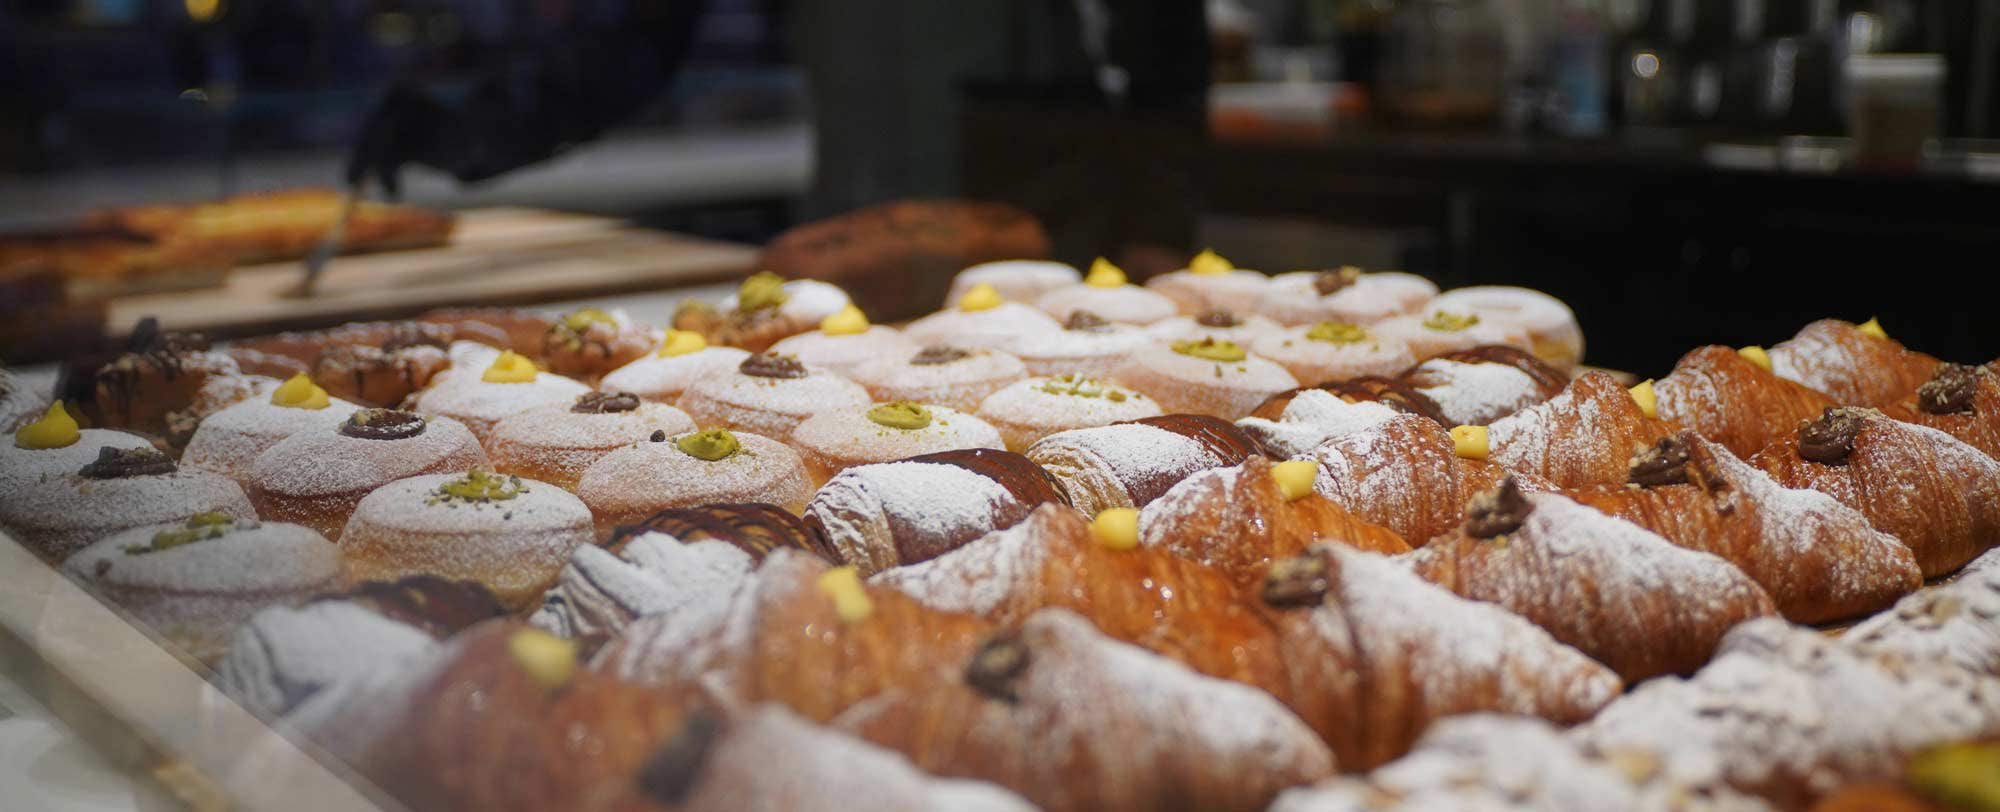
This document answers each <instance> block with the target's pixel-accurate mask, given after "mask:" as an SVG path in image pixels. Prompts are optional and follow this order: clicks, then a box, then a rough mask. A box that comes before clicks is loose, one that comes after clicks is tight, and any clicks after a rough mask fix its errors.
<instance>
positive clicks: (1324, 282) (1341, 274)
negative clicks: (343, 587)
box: [1313, 268, 1361, 296]
mask: <svg viewBox="0 0 2000 812" xmlns="http://www.w3.org/2000/svg"><path fill="white" fill-rule="evenodd" d="M1360 279H1361V271H1359V270H1356V269H1354V268H1341V269H1340V270H1337V271H1321V272H1320V273H1319V275H1317V276H1314V277H1313V290H1315V291H1318V292H1319V295H1321V296H1332V295H1333V294H1336V293H1339V292H1341V291H1342V290H1345V289H1346V288H1347V287H1348V286H1349V285H1352V284H1354V283H1355V282H1357V281H1360Z"/></svg>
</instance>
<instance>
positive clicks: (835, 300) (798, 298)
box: [717, 279, 853, 324]
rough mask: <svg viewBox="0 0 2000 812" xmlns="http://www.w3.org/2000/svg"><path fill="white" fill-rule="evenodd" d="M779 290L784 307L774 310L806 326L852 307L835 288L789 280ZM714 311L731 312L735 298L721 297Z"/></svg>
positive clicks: (815, 280)
mask: <svg viewBox="0 0 2000 812" xmlns="http://www.w3.org/2000/svg"><path fill="white" fill-rule="evenodd" d="M783 287H784V291H785V303H784V304H782V305H779V306H778V309H779V311H781V312H783V313H784V314H785V315H787V316H791V317H792V318H795V319H798V320H799V321H803V322H806V323H808V324H817V323H818V322H819V320H820V319H823V318H826V317H828V316H831V315H833V314H835V313H838V312H840V309H841V308H843V307H846V306H848V305H850V304H853V300H851V299H849V298H847V291H844V290H841V289H840V286H839V285H835V284H832V283H828V282H821V281H819V280H817V279H791V280H787V281H786V282H785V284H784V286H783ZM717 307H718V309H720V310H721V311H722V312H724V313H727V312H729V311H731V310H735V309H736V294H734V293H731V294H729V295H728V296H725V297H723V299H722V303H721V304H720V305H717Z"/></svg>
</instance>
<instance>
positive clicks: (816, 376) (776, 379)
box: [680, 352, 869, 440]
mask: <svg viewBox="0 0 2000 812" xmlns="http://www.w3.org/2000/svg"><path fill="white" fill-rule="evenodd" d="M868 402H869V397H868V390H866V389H863V388H861V385H860V384H857V383H855V382H853V381H850V380H848V379H846V378H843V377H841V376H839V375H835V374H833V373H832V372H828V371H826V370H824V369H819V368H816V367H811V366H807V365H805V364H803V363H800V362H799V359H797V358H794V357H792V356H789V355H778V354H775V353H769V352H764V353H758V354H756V355H752V356H750V357H748V358H745V359H744V360H743V363H741V364H738V365H736V368H735V369H734V370H729V371H726V372H722V373H720V374H716V375H712V376H710V377H707V378H703V379H701V380H699V381H696V382H695V383H694V384H693V385H692V386H690V387H688V391H687V393H686V394H684V395H682V396H681V403H680V406H681V410H682V411H685V412H687V413H688V416H689V417H692V418H694V421H695V423H696V424H697V425H700V426H702V427H704V428H726V429H734V430H737V431H744V432H748V433H751V434H757V435H762V436H765V437H769V438H772V439H775V440H786V439H789V438H790V437H791V436H792V429H794V428H797V427H798V425H799V424H800V423H802V422H804V421H805V419H806V418H808V417H811V416H813V415H815V414H818V413H820V412H823V411H826V410H828V409H840V408H846V407H853V406H862V405H866V404H867V403H868Z"/></svg>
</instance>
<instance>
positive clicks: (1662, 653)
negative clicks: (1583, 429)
mask: <svg viewBox="0 0 2000 812" xmlns="http://www.w3.org/2000/svg"><path fill="white" fill-rule="evenodd" d="M1408 562H1409V564H1410V568H1411V570H1413V571H1414V572H1416V574H1418V575H1420V576H1423V578H1424V580H1427V581H1430V582H1431V583H1434V584H1437V585H1439V586H1442V587H1444V588H1445V589H1449V590H1451V591H1452V592H1455V593H1458V594H1459V595H1460V596H1461V597H1465V598H1470V599H1472V600H1476V601H1484V602H1487V603H1493V604H1498V605H1500V606H1502V607H1505V608H1506V609H1507V611H1509V612H1513V613H1514V614H1517V615H1520V616H1521V617H1524V618H1527V619H1528V620H1530V621H1532V622H1534V624H1535V625H1537V626H1540V627H1542V628H1544V629H1547V630H1548V632H1549V634H1551V635H1553V636H1554V637H1555V638H1556V639H1557V640H1561V641H1562V642H1564V643H1568V644H1569V645H1572V646H1575V647H1576V648H1577V650H1579V651H1582V652H1583V653H1584V654H1587V655H1589V656H1590V657H1591V659H1594V660H1597V661H1598V662H1601V663H1604V664H1605V665H1607V666H1610V667H1611V670H1613V671H1616V672H1618V676H1619V677H1620V678H1622V679H1624V680H1625V681H1626V682H1628V683H1637V682H1639V681H1641V680H1644V679H1647V678H1649V677H1655V676H1659V675H1661V674H1688V673H1693V672H1694V670H1695V669H1697V668H1700V667H1701V666H1702V664H1704V663H1706V662H1708V658H1709V655H1711V654H1713V653H1715V647H1716V646H1717V645H1719V644H1720V643H1721V642H1722V634H1723V632H1726V631H1728V630H1729V629H1730V627H1732V626H1735V625H1736V624H1738V623H1741V622H1743V621H1745V620H1749V619H1751V618H1755V617H1761V616H1764V615H1769V614H1773V613H1774V612H1775V611H1776V610H1775V609H1774V608H1773V607H1772V604H1771V598H1770V596H1769V595H1766V594H1764V590H1763V589H1760V588H1758V586H1757V584H1756V582H1754V581H1751V580H1750V578H1749V576H1746V575H1744V574H1743V571H1742V570H1739V569H1737V568H1736V567H1734V566H1731V565H1730V563H1729V562H1728V561H1724V560H1722V559H1720V558H1717V557H1715V556H1713V555H1709V554H1708V553H1704V552H1699V551H1696V550H1690V549H1685V548H1682V547H1676V546H1674V545H1673V544H1672V543H1671V542H1668V541H1667V540H1666V539H1663V538H1660V537H1659V536H1656V535H1653V534H1652V533H1650V532H1647V531H1646V530H1645V529H1644V528H1642V527H1639V526H1638V525H1635V524H1632V523H1630V522H1627V521H1623V520H1620V519H1617V518H1614V517H1612V516H1608V515H1605V514H1603V513H1599V512H1597V511H1595V510H1591V509H1589V508H1587V507H1584V506H1582V505H1579V504H1577V503H1575V502H1572V501H1570V500H1569V499H1566V498H1564V497H1562V496H1558V495H1556V494H1552V493H1538V494H1534V495H1528V494H1524V493H1522V492H1521V489H1520V487H1519V486H1517V485H1516V484H1515V483H1514V480H1512V479H1507V480H1504V481H1502V482H1501V483H1500V487H1498V488H1496V489H1494V490H1491V491H1487V492H1485V493H1482V494H1480V495H1479V496H1476V497H1474V498H1473V500H1472V503H1471V504H1470V505H1469V506H1468V507H1467V508H1466V519H1465V524H1464V525H1463V526H1461V527H1460V528H1459V529H1458V530H1457V531H1456V532H1453V533H1448V534H1445V535H1443V536H1439V537H1437V538H1434V539H1431V541H1430V543H1428V544H1425V545H1424V547H1423V549H1421V550H1418V551H1416V552H1415V553H1413V554H1412V555H1411V556H1410V557H1409V559H1408ZM1669 584H1671V585H1672V586H1671V588H1670V589H1663V587H1665V586H1666V585H1669Z"/></svg>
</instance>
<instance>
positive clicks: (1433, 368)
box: [1402, 344, 1570, 426]
mask: <svg viewBox="0 0 2000 812" xmlns="http://www.w3.org/2000/svg"><path fill="white" fill-rule="evenodd" d="M1402 377H1403V382H1404V383H1406V384H1409V385H1410V388H1412V389H1415V390H1417V391H1418V392H1421V393H1423V395H1424V397H1427V398H1430V400H1431V402H1432V403H1436V404H1437V405H1438V410H1439V411H1441V412H1442V413H1443V414H1444V417H1445V419H1446V420H1448V421H1451V425H1454V426H1460V425H1471V426H1484V425H1488V424H1490V423H1492V422H1493V421H1495V420H1499V419H1500V418H1503V417H1506V416H1508V415H1511V414H1513V413H1515V412H1518V411H1520V410H1522V409H1525V408H1528V407H1529V406H1533V405H1535V404H1537V403H1541V402H1543V401H1545V400H1548V399H1549V398H1553V397H1555V396H1556V395H1557V394H1559V393H1561V392H1562V391H1563V388H1564V387H1566V386H1568V385H1569V381H1570V379H1569V376H1568V375H1564V374H1563V373H1560V372H1557V371H1556V370H1555V369H1554V368H1552V367H1550V366H1549V365H1548V364H1545V363H1542V360H1541V359H1539V358H1536V357H1535V356H1534V355H1532V354H1530V353H1529V352H1528V351H1527V350H1523V349H1520V348H1518V347H1506V346H1500V345H1497V344H1495V345H1488V346H1484V347H1474V348H1472V349H1469V350H1463V351H1460V352H1448V353H1445V354H1443V355H1440V356H1437V357H1435V358H1432V359H1430V360H1428V361H1425V362H1423V363H1421V364H1418V365H1417V366H1416V367H1415V368H1412V369H1410V370H1409V371H1408V372H1404V373H1402Z"/></svg>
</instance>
